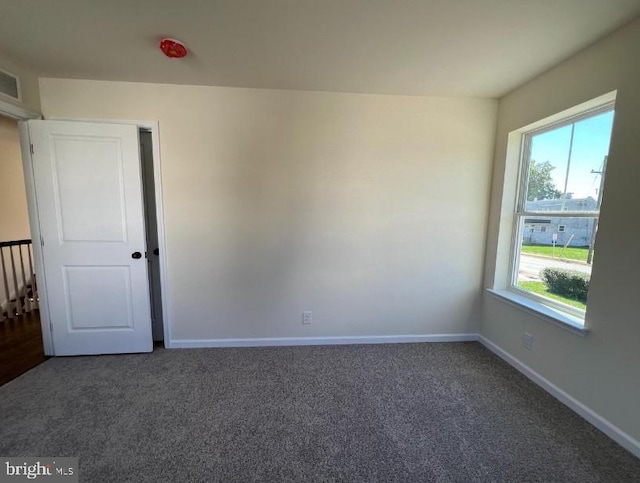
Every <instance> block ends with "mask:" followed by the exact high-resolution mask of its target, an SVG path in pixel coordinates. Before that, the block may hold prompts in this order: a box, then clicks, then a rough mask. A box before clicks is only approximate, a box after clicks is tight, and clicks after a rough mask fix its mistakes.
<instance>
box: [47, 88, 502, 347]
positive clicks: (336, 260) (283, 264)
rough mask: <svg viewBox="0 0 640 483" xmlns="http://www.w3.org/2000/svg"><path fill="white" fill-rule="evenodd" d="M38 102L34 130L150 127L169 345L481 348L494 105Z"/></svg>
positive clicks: (356, 98) (191, 93)
mask: <svg viewBox="0 0 640 483" xmlns="http://www.w3.org/2000/svg"><path fill="white" fill-rule="evenodd" d="M40 85H41V98H42V107H43V112H44V114H45V116H47V117H51V116H54V117H69V118H100V119H135V120H158V121H159V122H160V147H161V152H162V178H163V188H164V203H165V221H166V243H167V265H168V279H169V290H168V295H169V299H170V319H171V332H172V336H173V338H174V339H217V338H253V337H306V336H346V335H354V336H357V335H402V334H442V333H445V334H450V333H468V332H475V331H476V330H477V328H476V323H477V316H478V312H477V307H478V305H477V304H478V296H479V293H480V287H481V283H482V266H483V253H484V238H485V233H486V219H487V214H488V213H487V206H488V199H489V184H490V173H491V158H492V153H493V142H494V136H495V120H496V118H495V116H496V110H497V102H496V101H492V100H477V99H449V98H420V97H402V96H381V95H356V94H331V93H314V92H296V91H277V90H253V89H233V88H216V87H196V86H171V85H158V84H143V83H123V82H96V81H78V80H60V79H42V80H41V84H40ZM303 310H311V311H313V324H312V325H310V326H303V325H302V324H301V312H302V311H303Z"/></svg>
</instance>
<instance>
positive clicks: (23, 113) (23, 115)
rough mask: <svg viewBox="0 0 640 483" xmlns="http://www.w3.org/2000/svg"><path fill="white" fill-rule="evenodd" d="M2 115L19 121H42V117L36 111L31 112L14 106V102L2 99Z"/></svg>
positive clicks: (0, 113)
mask: <svg viewBox="0 0 640 483" xmlns="http://www.w3.org/2000/svg"><path fill="white" fill-rule="evenodd" d="M0 115H2V116H6V117H10V118H11V119H17V120H18V121H27V120H29V119H42V115H41V114H40V113H38V112H35V111H30V110H29V109H26V108H24V107H22V106H18V105H16V104H13V103H12V102H8V101H5V100H4V99H0Z"/></svg>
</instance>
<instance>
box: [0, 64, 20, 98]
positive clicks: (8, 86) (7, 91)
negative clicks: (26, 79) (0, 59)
mask: <svg viewBox="0 0 640 483" xmlns="http://www.w3.org/2000/svg"><path fill="white" fill-rule="evenodd" d="M0 94H2V95H5V96H7V97H10V98H11V99H15V100H16V101H19V100H20V80H19V79H18V78H17V77H16V76H15V75H13V74H9V73H8V72H6V71H4V70H0Z"/></svg>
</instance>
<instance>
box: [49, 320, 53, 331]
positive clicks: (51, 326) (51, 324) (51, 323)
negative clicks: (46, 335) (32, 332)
mask: <svg viewBox="0 0 640 483" xmlns="http://www.w3.org/2000/svg"><path fill="white" fill-rule="evenodd" d="M49 328H50V329H51V332H53V322H49Z"/></svg>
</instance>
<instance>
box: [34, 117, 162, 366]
mask: <svg viewBox="0 0 640 483" xmlns="http://www.w3.org/2000/svg"><path fill="white" fill-rule="evenodd" d="M28 124H29V135H30V139H31V144H32V145H33V155H32V159H33V171H34V179H35V186H36V199H37V206H38V218H39V222H40V230H41V235H42V238H43V243H44V245H43V258H44V272H45V273H44V277H45V280H46V289H47V293H46V297H47V302H48V306H49V316H50V319H51V324H52V325H51V327H52V338H53V348H54V353H55V355H80V354H113V353H124V352H150V351H151V350H153V340H152V337H151V317H150V311H149V281H148V278H147V263H146V260H145V250H146V247H145V228H144V215H143V201H142V183H141V176H140V151H139V150H140V147H139V142H138V128H137V126H135V125H124V124H100V123H87V122H67V121H29V123H28Z"/></svg>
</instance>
